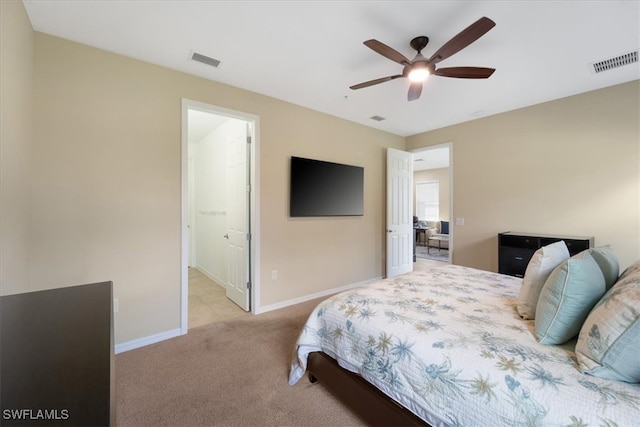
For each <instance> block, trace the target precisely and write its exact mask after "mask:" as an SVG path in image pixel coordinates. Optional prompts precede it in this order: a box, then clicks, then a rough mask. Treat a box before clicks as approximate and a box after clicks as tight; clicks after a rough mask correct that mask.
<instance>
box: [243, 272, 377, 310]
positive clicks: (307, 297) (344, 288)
mask: <svg viewBox="0 0 640 427" xmlns="http://www.w3.org/2000/svg"><path fill="white" fill-rule="evenodd" d="M380 279H382V276H380V277H374V278H373V279H369V280H364V281H362V282H358V283H351V284H350V285H345V286H340V287H337V288H333V289H328V290H326V291H322V292H317V293H315V294H310V295H305V296H303V297H298V298H293V299H290V300H286V301H281V302H278V303H275V304H269V305H265V306H262V307H260V308H259V310H257V311H256V313H255V314H261V313H266V312H268V311H273V310H278V309H281V308H285V307H289V306H291V305H295V304H300V303H301V302H306V301H310V300H312V299H316V298H322V297H326V296H329V295H333V294H337V293H338V292H342V291H347V290H349V289H353V288H358V287H360V286H364V285H366V284H368V283H372V282H375V281H378V280H380Z"/></svg>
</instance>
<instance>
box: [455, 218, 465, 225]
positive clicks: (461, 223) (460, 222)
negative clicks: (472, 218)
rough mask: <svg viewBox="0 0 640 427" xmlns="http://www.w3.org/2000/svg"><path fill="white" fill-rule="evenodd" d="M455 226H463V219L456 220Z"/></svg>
mask: <svg viewBox="0 0 640 427" xmlns="http://www.w3.org/2000/svg"><path fill="white" fill-rule="evenodd" d="M456 225H464V218H456Z"/></svg>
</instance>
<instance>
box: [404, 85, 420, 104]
mask: <svg viewBox="0 0 640 427" xmlns="http://www.w3.org/2000/svg"><path fill="white" fill-rule="evenodd" d="M420 94H422V82H413V83H411V86H409V93H408V94H407V101H414V100H416V99H418V98H420Z"/></svg>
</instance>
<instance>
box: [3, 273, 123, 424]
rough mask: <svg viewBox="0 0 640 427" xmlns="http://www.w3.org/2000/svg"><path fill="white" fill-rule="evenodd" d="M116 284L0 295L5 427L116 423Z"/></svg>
mask: <svg viewBox="0 0 640 427" xmlns="http://www.w3.org/2000/svg"><path fill="white" fill-rule="evenodd" d="M112 301H113V296H112V284H111V282H103V283H94V284H90V285H80V286H71V287H67V288H59V289H51V290H46V291H38V292H29V293H24V294H16V295H7V296H3V297H1V298H0V309H1V320H2V323H1V324H0V356H1V362H2V363H1V369H0V378H1V379H0V381H1V382H2V383H1V384H2V386H1V387H0V417H2V418H0V425H2V426H41V427H42V426H109V425H115V409H116V408H115V387H114V386H115V376H114V361H115V359H114V343H113V314H112V313H113V309H112Z"/></svg>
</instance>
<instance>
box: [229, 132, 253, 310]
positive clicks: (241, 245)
mask: <svg viewBox="0 0 640 427" xmlns="http://www.w3.org/2000/svg"><path fill="white" fill-rule="evenodd" d="M239 127H240V128H241V129H239V130H238V132H239V133H240V134H239V135H238V136H234V137H233V140H232V141H230V144H229V145H228V148H227V150H228V151H227V153H228V161H227V173H228V179H227V180H226V182H227V191H228V193H227V201H228V202H227V203H228V204H227V223H228V232H227V234H226V235H225V236H224V237H225V238H227V239H228V254H227V255H228V258H227V259H228V263H229V266H228V269H227V274H228V276H227V298H229V299H230V300H232V301H233V302H235V303H236V304H238V305H239V306H240V307H242V309H244V310H245V311H249V310H250V308H251V305H250V295H251V286H250V282H249V278H250V277H251V275H250V262H249V259H250V257H249V254H250V247H249V245H250V230H249V215H248V211H249V199H250V188H249V182H251V181H250V179H249V171H250V168H249V161H248V154H249V151H250V150H248V149H247V148H248V144H250V139H249V136H250V135H251V133H250V129H249V124H247V123H245V122H239Z"/></svg>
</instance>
